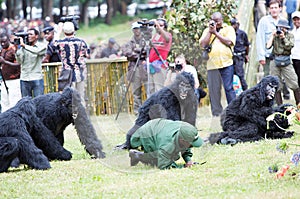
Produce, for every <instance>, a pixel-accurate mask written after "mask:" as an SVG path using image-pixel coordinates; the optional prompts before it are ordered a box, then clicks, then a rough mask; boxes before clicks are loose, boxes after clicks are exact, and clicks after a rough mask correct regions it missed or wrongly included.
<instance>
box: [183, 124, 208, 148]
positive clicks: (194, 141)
mask: <svg viewBox="0 0 300 199" xmlns="http://www.w3.org/2000/svg"><path fill="white" fill-rule="evenodd" d="M179 132H180V134H179V135H180V137H181V138H182V139H184V140H185V141H187V142H189V143H190V144H191V145H192V146H193V147H200V146H202V144H203V140H202V139H201V138H200V137H199V136H198V131H197V129H196V128H195V127H194V126H192V125H191V124H189V123H186V122H182V125H181V127H180V129H179Z"/></svg>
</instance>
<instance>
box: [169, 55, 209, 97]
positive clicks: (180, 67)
mask: <svg viewBox="0 0 300 199" xmlns="http://www.w3.org/2000/svg"><path fill="white" fill-rule="evenodd" d="M181 72H188V73H191V74H192V75H193V77H194V81H195V94H196V95H197V97H198V100H200V98H203V97H205V95H206V93H205V94H204V92H205V91H203V90H202V89H201V88H199V79H198V74H197V70H196V68H195V67H194V66H192V65H188V64H187V63H186V60H185V57H184V55H183V54H181V55H179V56H177V57H176V58H175V64H174V65H172V64H169V68H168V72H167V77H166V80H165V83H164V85H165V86H168V85H170V84H172V82H173V81H174V80H175V78H176V75H177V74H178V73H181Z"/></svg>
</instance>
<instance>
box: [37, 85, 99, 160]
mask: <svg viewBox="0 0 300 199" xmlns="http://www.w3.org/2000/svg"><path fill="white" fill-rule="evenodd" d="M32 101H33V103H34V104H35V106H36V109H37V111H36V115H37V117H39V118H40V120H41V121H42V122H43V124H44V125H45V126H46V127H47V128H48V129H49V130H50V131H51V132H52V134H53V135H54V136H55V137H56V138H57V140H58V141H59V142H60V144H61V146H63V144H64V134H63V133H64V130H65V129H66V127H67V126H68V125H69V124H74V125H75V129H76V131H77V135H78V137H79V140H80V142H81V143H82V144H83V145H84V146H85V150H86V151H87V152H88V153H89V154H90V155H91V156H93V157H94V158H104V157H105V153H104V152H103V151H102V149H103V147H102V144H101V141H100V140H99V139H98V137H97V135H96V131H95V129H94V127H93V125H92V123H91V121H90V120H89V118H88V116H87V114H86V112H85V108H84V106H83V105H82V103H81V99H80V95H79V93H78V92H77V91H76V90H75V89H72V88H70V87H67V88H65V89H64V90H63V92H62V93H58V92H57V93H49V94H46V95H39V96H38V97H36V98H34V99H32ZM38 139H39V138H36V140H38ZM37 143H38V142H37ZM37 145H38V144H37Z"/></svg>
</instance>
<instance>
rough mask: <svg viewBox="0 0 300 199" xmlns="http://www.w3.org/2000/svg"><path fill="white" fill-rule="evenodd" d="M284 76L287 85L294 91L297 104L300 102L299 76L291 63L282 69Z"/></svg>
mask: <svg viewBox="0 0 300 199" xmlns="http://www.w3.org/2000/svg"><path fill="white" fill-rule="evenodd" d="M282 76H283V78H284V79H285V80H286V85H287V86H288V87H289V88H290V89H292V90H293V91H294V97H295V101H296V106H297V105H298V104H299V102H300V89H299V85H298V76H297V74H296V72H295V70H294V68H293V66H292V65H291V64H290V65H288V66H286V67H284V68H283V69H282Z"/></svg>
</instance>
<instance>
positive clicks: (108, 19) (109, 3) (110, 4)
mask: <svg viewBox="0 0 300 199" xmlns="http://www.w3.org/2000/svg"><path fill="white" fill-rule="evenodd" d="M113 10H114V8H113V0H107V14H106V17H105V23H106V24H108V25H111V20H112V16H113Z"/></svg>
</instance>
